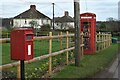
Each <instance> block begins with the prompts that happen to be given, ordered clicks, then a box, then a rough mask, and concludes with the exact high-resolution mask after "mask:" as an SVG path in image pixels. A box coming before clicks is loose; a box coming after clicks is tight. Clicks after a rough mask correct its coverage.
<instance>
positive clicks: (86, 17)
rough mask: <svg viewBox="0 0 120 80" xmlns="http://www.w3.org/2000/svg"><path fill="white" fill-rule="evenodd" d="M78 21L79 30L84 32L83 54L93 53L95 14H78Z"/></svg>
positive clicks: (94, 49) (94, 48) (94, 44)
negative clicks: (79, 24) (79, 23)
mask: <svg viewBox="0 0 120 80" xmlns="http://www.w3.org/2000/svg"><path fill="white" fill-rule="evenodd" d="M80 22H81V26H80V30H81V32H83V33H84V36H83V38H84V54H94V53H95V52H96V36H95V35H96V15H95V14H94V13H83V14H80Z"/></svg>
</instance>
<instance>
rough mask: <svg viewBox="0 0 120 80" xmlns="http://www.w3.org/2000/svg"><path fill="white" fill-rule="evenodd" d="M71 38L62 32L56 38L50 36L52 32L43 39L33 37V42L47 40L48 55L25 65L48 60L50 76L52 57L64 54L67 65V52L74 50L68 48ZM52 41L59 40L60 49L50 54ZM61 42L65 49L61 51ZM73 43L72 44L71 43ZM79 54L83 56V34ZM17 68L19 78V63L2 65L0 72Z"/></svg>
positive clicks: (36, 58)
mask: <svg viewBox="0 0 120 80" xmlns="http://www.w3.org/2000/svg"><path fill="white" fill-rule="evenodd" d="M71 37H74V34H69V33H68V32H66V34H65V35H63V34H62V32H61V33H60V34H59V35H57V36H52V32H50V33H49V36H43V37H35V39H34V40H49V52H48V53H49V54H46V55H42V56H39V57H35V58H34V59H32V60H29V61H25V64H28V63H32V62H36V61H41V60H44V59H46V58H48V59H49V63H48V65H49V68H48V73H49V75H51V74H52V57H53V56H57V55H59V54H62V53H66V62H65V63H66V65H68V64H69V60H68V58H69V56H68V54H69V53H68V51H71V50H74V46H73V47H69V43H71ZM63 38H66V39H63ZM53 39H57V40H60V41H59V42H60V48H61V50H60V51H58V52H52V42H53ZM6 40H8V39H5V40H3V41H6ZM63 40H65V42H66V48H65V49H62V47H63V46H62V45H63ZM72 43H73V42H72ZM80 46H81V54H82V56H83V46H84V44H83V33H82V34H81V45H80ZM16 66H17V78H20V62H19V61H18V62H14V63H10V64H5V65H2V66H0V70H4V69H8V68H12V67H16Z"/></svg>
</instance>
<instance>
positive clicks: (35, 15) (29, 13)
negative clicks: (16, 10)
mask: <svg viewBox="0 0 120 80" xmlns="http://www.w3.org/2000/svg"><path fill="white" fill-rule="evenodd" d="M14 18H17V19H26V18H27V19H40V18H48V19H50V18H49V17H48V16H46V15H44V14H43V13H41V12H39V11H38V10H36V6H35V5H31V6H30V9H28V10H26V11H25V12H23V13H21V14H19V15H17V16H15V17H14Z"/></svg>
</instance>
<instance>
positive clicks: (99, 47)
mask: <svg viewBox="0 0 120 80" xmlns="http://www.w3.org/2000/svg"><path fill="white" fill-rule="evenodd" d="M100 36H101V33H100V32H99V34H98V39H99V42H100V41H101V39H100ZM100 49H101V42H100V43H99V46H98V51H100Z"/></svg>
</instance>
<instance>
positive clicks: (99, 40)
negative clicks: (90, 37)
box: [96, 32, 111, 51]
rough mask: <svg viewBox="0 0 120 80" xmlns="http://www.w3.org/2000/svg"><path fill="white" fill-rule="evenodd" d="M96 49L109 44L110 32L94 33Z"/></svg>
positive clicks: (99, 49) (103, 47) (104, 47)
mask: <svg viewBox="0 0 120 80" xmlns="http://www.w3.org/2000/svg"><path fill="white" fill-rule="evenodd" d="M96 44H97V45H96V46H97V47H96V51H101V50H103V49H106V48H108V47H109V46H110V45H111V34H107V33H100V32H99V33H97V34H96Z"/></svg>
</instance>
